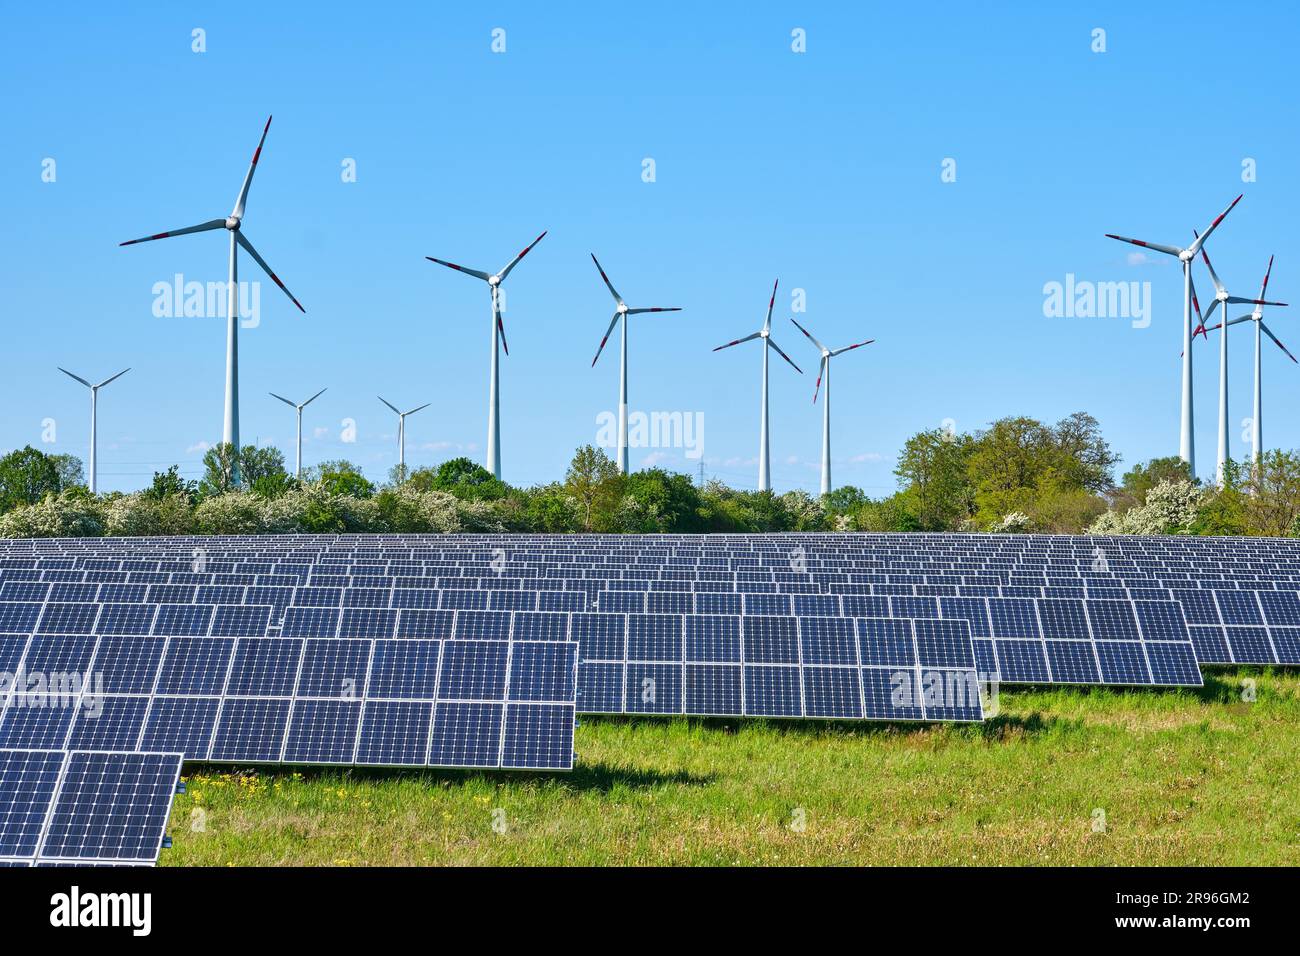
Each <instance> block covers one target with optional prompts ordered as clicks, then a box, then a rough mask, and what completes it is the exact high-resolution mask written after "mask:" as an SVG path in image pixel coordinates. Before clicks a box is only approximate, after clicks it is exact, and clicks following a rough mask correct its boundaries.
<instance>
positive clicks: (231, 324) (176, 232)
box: [121, 116, 307, 485]
mask: <svg viewBox="0 0 1300 956" xmlns="http://www.w3.org/2000/svg"><path fill="white" fill-rule="evenodd" d="M270 128H271V117H269V116H268V117H267V118H266V126H264V127H263V128H262V138H261V139H260V140H258V141H257V149H256V150H255V151H254V153H253V160H252V162H250V163H249V164H248V173H247V175H245V176H244V184H243V185H242V186H240V187H239V197H238V198H237V199H236V200H235V208H234V209H232V210H231V211H230V215H229V216H226V217H225V218H224V219H209V220H208V221H207V222H201V223H199V224H198V225H197V226H186V227H185V228H184V229H173V230H172V231H171V232H160V233H157V234H155V235H152V236H145V237H144V238H142V239H130V240H128V241H126V242H124V243H121V244H122V245H124V246H133V245H135V244H136V243H138V242H152V241H153V240H155V239H167V238H170V237H171V236H184V235H187V234H189V233H191V232H208V231H210V230H212V229H225V230H226V231H227V232H229V233H230V274H229V275H230V278H229V280H228V284H227V286H226V408H225V418H224V421H223V423H222V428H221V440H222V442H224V443H225V444H227V445H230V446H232V447H233V448H234V449H235V451H236V452H238V450H239V322H238V319H239V283H238V272H239V270H238V268H237V263H236V258H237V254H238V250H237V246H243V247H244V251H245V252H247V253H248V254H249V255H250V256H252V257H253V261H254V262H256V263H257V264H258V265H259V266H261V267H262V271H263V272H265V273H266V274H267V275H268V276H270V277H271V281H272V282H274V283H275V284H276V285H278V286H279V287H280V289H281V290H282V291H283V292H284V294H285V295H287V296H288V297H289V300H290V301H291V302H292V303H293V304H294V305H296V306H297V307H298V311H299V312H302V313H304V314H306V312H307V310H306V309H304V308H303V307H302V303H301V302H299V301H298V300H297V299H295V298H294V297H293V293H292V292H290V291H289V289H288V288H287V287H286V286H285V284H284V283H283V282H281V281H280V277H279V276H277V275H276V274H275V273H274V272H272V271H271V267H270V266H268V265H267V264H266V260H265V259H263V258H262V257H261V256H260V255H258V252H257V250H256V249H254V248H253V244H252V243H251V242H249V241H248V238H247V237H246V236H245V235H244V233H243V232H242V231H241V229H240V224H241V223H242V222H243V219H244V204H245V203H246V202H247V201H248V188H249V187H250V186H252V185H253V173H255V172H256V171H257V161H258V159H259V158H260V157H261V155H262V144H263V143H265V142H266V133H267V130H269V129H270ZM231 476H232V480H233V482H234V484H235V485H238V484H239V456H238V454H236V456H235V460H234V464H233V466H232V470H231Z"/></svg>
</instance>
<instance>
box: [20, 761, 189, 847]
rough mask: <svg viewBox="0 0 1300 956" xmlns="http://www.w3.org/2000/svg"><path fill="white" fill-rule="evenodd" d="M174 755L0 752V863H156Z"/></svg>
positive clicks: (174, 773) (176, 764)
mask: <svg viewBox="0 0 1300 956" xmlns="http://www.w3.org/2000/svg"><path fill="white" fill-rule="evenodd" d="M180 771H181V756H180V754H174V753H172V754H166V753H139V752H120V753H104V752H90V751H71V752H69V751H65V750H27V749H6V750H0V862H5V863H9V864H17V865H46V864H48V865H59V864H75V865H94V864H114V865H132V864H133V865H145V866H150V865H153V864H154V863H156V862H157V860H158V853H159V851H160V850H161V848H162V844H163V835H164V830H165V828H166V825H167V818H168V816H169V815H170V813H171V807H172V800H173V798H174V796H175V794H176V790H177V784H178V782H179V780H180Z"/></svg>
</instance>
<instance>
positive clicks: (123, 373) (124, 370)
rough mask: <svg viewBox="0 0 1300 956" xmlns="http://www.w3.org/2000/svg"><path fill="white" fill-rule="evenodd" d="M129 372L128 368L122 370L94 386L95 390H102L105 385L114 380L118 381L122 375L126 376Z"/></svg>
mask: <svg viewBox="0 0 1300 956" xmlns="http://www.w3.org/2000/svg"><path fill="white" fill-rule="evenodd" d="M129 371H131V370H130V369H129V368H124V369H122V371H120V372H118V373H117V374H116V375H113V376H111V377H109V378H106V379H104V380H103V381H102V382H100V383H99V384H98V385H96V386H95V388H103V387H104V386H105V385H107V384H108V383H109V382H111V381H113V380H114V379H119V378H121V377H122V376H123V375H125V374H126V373H127V372H129Z"/></svg>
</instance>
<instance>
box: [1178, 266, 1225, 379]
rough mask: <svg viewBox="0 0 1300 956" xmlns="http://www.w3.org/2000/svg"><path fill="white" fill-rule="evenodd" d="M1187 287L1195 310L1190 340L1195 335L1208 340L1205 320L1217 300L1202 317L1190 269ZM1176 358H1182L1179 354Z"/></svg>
mask: <svg viewBox="0 0 1300 956" xmlns="http://www.w3.org/2000/svg"><path fill="white" fill-rule="evenodd" d="M1187 286H1188V288H1189V289H1190V290H1191V293H1192V308H1194V309H1195V310H1196V326H1195V327H1194V328H1193V329H1192V338H1193V339H1195V338H1196V336H1197V335H1202V336H1204V337H1205V338H1206V339H1208V338H1209V336H1208V335H1206V332H1205V320H1206V319H1207V318H1209V316H1210V312H1213V311H1214V307H1215V306H1216V305H1218V304H1219V300H1218V299H1215V300H1214V301H1213V302H1211V303H1210V311H1209V312H1206V313H1205V315H1204V316H1202V315H1201V303H1200V300H1199V299H1197V298H1196V282H1195V280H1194V279H1192V276H1191V270H1190V268H1189V270H1188V275H1187ZM1178 357H1179V358H1182V355H1181V354H1180V355H1179V356H1178Z"/></svg>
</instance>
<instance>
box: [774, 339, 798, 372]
mask: <svg viewBox="0 0 1300 956" xmlns="http://www.w3.org/2000/svg"><path fill="white" fill-rule="evenodd" d="M767 344H768V345H770V346H772V348H774V349H776V354H777V355H779V356H781V358H783V359H785V360H786V361H787V362H789V363H790V367H791V368H793V369H794V370H795V371H796V372H798V373H799V374H800V375H802V374H803V369H801V368H800V367H799V366H798V365H795V364H794V359H792V358H790V356H788V355H786V354H785V353H784V352H782V351H781V346H779V345H777V344H776V343H775V342H773V341H772V337H771V336H770V335H769V336H768V338H767Z"/></svg>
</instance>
